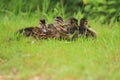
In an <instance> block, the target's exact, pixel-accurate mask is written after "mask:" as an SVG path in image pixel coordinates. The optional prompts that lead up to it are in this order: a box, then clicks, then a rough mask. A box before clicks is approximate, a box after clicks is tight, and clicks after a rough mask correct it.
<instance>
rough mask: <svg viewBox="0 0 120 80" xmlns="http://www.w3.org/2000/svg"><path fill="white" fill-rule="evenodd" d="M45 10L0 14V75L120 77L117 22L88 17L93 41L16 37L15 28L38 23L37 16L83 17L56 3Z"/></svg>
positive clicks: (50, 79)
mask: <svg viewBox="0 0 120 80" xmlns="http://www.w3.org/2000/svg"><path fill="white" fill-rule="evenodd" d="M45 1H46V0H45ZM46 5H47V3H46ZM46 9H47V8H46V7H45V8H44V11H43V10H42V11H39V10H36V11H35V12H34V14H33V13H32V14H29V11H27V12H25V13H23V12H21V11H20V12H19V14H17V15H16V14H14V13H13V14H11V13H6V12H5V14H3V12H1V13H0V14H1V16H0V18H1V19H0V76H4V75H5V76H9V75H10V76H12V77H13V78H14V79H15V80H18V79H19V80H26V79H32V78H33V77H35V76H37V77H40V78H41V79H42V80H119V79H120V76H119V75H120V27H119V23H117V22H116V23H111V24H109V25H108V24H100V21H101V20H100V19H99V20H98V19H97V20H96V19H95V20H92V19H89V23H90V25H91V27H92V28H93V29H95V30H96V32H97V34H98V37H97V39H95V40H92V39H84V38H79V39H77V40H76V41H70V42H69V41H65V40H61V41H59V40H53V39H49V40H35V39H33V38H25V37H24V36H22V37H21V38H20V39H17V38H16V37H17V36H16V35H15V34H14V33H15V32H16V31H17V30H19V29H21V28H24V27H28V26H37V25H38V21H39V19H40V18H45V19H46V20H47V22H48V23H51V22H52V20H53V18H54V17H55V16H57V15H61V16H62V17H63V18H64V20H67V19H68V18H69V17H71V16H73V17H75V18H77V19H78V20H80V18H82V17H83V14H81V12H80V11H78V12H76V13H74V14H73V15H71V16H68V15H67V14H66V13H65V11H64V9H61V7H59V5H58V6H56V7H55V9H54V12H51V11H49V12H46V11H45V10H46ZM61 10H62V11H61ZM10 79H11V78H10ZM8 80H9V79H8ZM32 80H35V79H32Z"/></svg>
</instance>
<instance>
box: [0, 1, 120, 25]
mask: <svg viewBox="0 0 120 80" xmlns="http://www.w3.org/2000/svg"><path fill="white" fill-rule="evenodd" d="M85 1H86V4H85V3H83V0H74V1H73V0H54V1H53V0H0V14H2V15H18V14H21V15H28V16H30V15H31V14H32V13H37V14H38V15H44V16H48V15H51V12H52V13H53V12H54V14H52V15H54V16H56V15H62V16H63V17H66V16H73V15H75V14H77V13H78V12H81V13H82V15H83V16H85V17H88V18H91V19H96V20H97V19H101V21H102V22H108V23H110V22H111V21H119V16H120V8H119V4H120V0H85Z"/></svg>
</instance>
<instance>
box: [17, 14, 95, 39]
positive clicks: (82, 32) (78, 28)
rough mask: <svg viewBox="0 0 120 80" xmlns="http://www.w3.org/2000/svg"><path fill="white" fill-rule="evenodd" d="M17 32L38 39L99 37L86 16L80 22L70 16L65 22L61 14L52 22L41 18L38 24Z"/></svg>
mask: <svg viewBox="0 0 120 80" xmlns="http://www.w3.org/2000/svg"><path fill="white" fill-rule="evenodd" d="M17 34H23V35H24V36H25V37H30V36H31V37H33V38H38V39H48V38H55V39H65V40H74V39H77V38H79V37H86V38H88V37H92V38H96V37H97V35H96V31H95V30H93V29H92V28H90V26H89V24H88V20H87V19H86V18H81V19H80V23H79V24H78V20H77V19H76V18H70V19H68V20H67V21H66V22H65V21H63V18H62V17H60V16H57V17H55V19H54V21H53V23H52V24H47V23H46V20H45V19H41V20H40V21H39V25H38V26H36V27H27V28H24V29H20V30H18V31H17Z"/></svg>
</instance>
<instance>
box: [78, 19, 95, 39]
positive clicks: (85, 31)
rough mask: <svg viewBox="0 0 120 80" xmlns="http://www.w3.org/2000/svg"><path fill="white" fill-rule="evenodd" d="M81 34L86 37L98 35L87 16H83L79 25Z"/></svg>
mask: <svg viewBox="0 0 120 80" xmlns="http://www.w3.org/2000/svg"><path fill="white" fill-rule="evenodd" d="M79 34H80V35H81V36H86V37H96V36H97V34H96V31H95V30H93V29H92V28H90V26H89V25H88V20H87V18H82V19H81V20H80V25H79Z"/></svg>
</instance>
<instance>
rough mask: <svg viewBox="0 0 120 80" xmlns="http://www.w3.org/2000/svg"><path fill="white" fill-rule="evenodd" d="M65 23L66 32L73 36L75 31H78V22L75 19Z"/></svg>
mask: <svg viewBox="0 0 120 80" xmlns="http://www.w3.org/2000/svg"><path fill="white" fill-rule="evenodd" d="M66 23H67V32H68V33H69V34H73V33H74V32H75V31H78V20H77V19H76V18H70V19H68V21H67V22H66Z"/></svg>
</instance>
